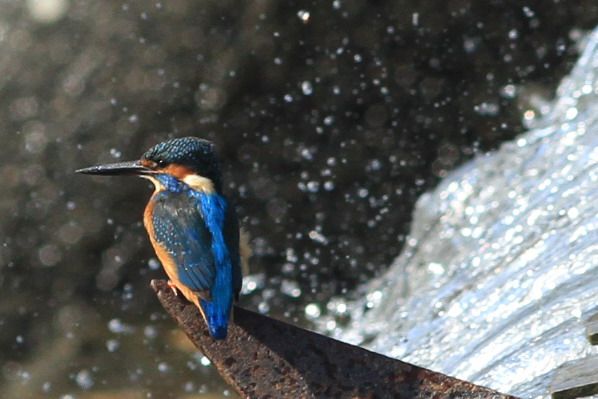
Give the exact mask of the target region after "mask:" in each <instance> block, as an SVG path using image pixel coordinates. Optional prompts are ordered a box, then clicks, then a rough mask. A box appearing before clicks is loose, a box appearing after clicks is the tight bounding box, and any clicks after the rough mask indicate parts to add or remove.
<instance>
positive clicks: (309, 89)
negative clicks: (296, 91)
mask: <svg viewBox="0 0 598 399" xmlns="http://www.w3.org/2000/svg"><path fill="white" fill-rule="evenodd" d="M301 91H302V92H303V94H305V95H306V96H309V95H311V94H312V93H313V86H312V85H311V82H310V81H308V80H306V81H305V82H303V83H301Z"/></svg>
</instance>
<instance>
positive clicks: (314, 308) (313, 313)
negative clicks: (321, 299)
mask: <svg viewBox="0 0 598 399" xmlns="http://www.w3.org/2000/svg"><path fill="white" fill-rule="evenodd" d="M321 313H322V311H321V310H320V306H319V305H318V304H317V303H310V304H308V305H307V306H306V307H305V316H307V317H308V318H310V319H315V318H317V317H320V314H321Z"/></svg>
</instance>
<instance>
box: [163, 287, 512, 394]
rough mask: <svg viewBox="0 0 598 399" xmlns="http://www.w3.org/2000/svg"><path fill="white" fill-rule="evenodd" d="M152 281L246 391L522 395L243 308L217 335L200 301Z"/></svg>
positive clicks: (208, 351)
mask: <svg viewBox="0 0 598 399" xmlns="http://www.w3.org/2000/svg"><path fill="white" fill-rule="evenodd" d="M152 288H153V289H154V290H155V291H156V293H157V295H158V298H159V300H160V302H161V303H162V305H163V306H164V308H165V309H166V311H167V312H168V313H169V314H170V315H171V316H172V317H173V318H174V319H175V320H176V321H177V323H178V324H179V326H180V327H181V328H182V329H183V330H184V331H185V333H186V334H187V336H188V337H189V338H190V339H191V341H192V342H193V343H194V344H195V346H196V347H197V348H198V349H199V350H200V351H201V352H203V353H204V355H205V356H207V357H208V358H209V359H210V360H211V361H212V364H213V365H214V366H215V367H216V369H217V370H218V372H219V373H220V374H221V375H222V377H223V378H224V379H225V380H226V381H227V382H228V383H229V384H230V385H231V386H232V387H233V388H234V389H235V390H236V391H237V392H238V393H239V395H241V396H242V397H244V398H272V399H274V398H281V399H285V398H294V399H297V398H347V399H349V398H371V399H381V398H410V399H411V398H413V399H416V398H417V399H419V398H422V399H423V398H434V399H444V398H447V399H448V398H493V399H503V398H514V397H513V396H509V395H504V394H501V393H498V392H496V391H493V390H490V389H488V388H484V387H480V386H477V385H474V384H471V383H469V382H466V381H462V380H458V379H456V378H453V377H449V376H446V375H444V374H440V373H436V372H433V371H430V370H427V369H424V368H421V367H417V366H414V365H411V364H408V363H404V362H401V361H399V360H396V359H391V358H389V357H386V356H383V355H380V354H377V353H374V352H370V351H368V350H366V349H363V348H360V347H357V346H353V345H349V344H346V343H343V342H340V341H337V340H334V339H331V338H328V337H326V336H323V335H320V334H316V333H313V332H310V331H307V330H304V329H302V328H299V327H295V326H293V325H290V324H287V323H284V322H282V321H279V320H275V319H272V318H270V317H267V316H264V315H260V314H258V313H255V312H252V311H249V310H246V309H243V308H240V307H235V308H234V316H233V320H232V321H231V324H230V327H229V332H228V337H227V338H226V340H222V341H219V340H214V339H213V338H211V337H210V334H209V333H208V330H207V327H206V325H205V323H204V322H203V320H202V318H201V316H200V314H199V311H198V310H197V308H196V307H195V306H193V305H191V304H190V303H188V302H186V301H185V300H184V299H182V298H181V297H178V296H176V295H174V293H173V292H172V290H171V289H170V288H169V287H168V286H167V285H166V283H165V282H164V281H159V280H154V281H152Z"/></svg>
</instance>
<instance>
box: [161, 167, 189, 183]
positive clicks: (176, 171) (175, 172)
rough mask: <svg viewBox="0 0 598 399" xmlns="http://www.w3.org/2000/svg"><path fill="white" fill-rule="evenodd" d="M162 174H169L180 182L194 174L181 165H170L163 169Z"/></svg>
mask: <svg viewBox="0 0 598 399" xmlns="http://www.w3.org/2000/svg"><path fill="white" fill-rule="evenodd" d="M162 172H163V173H168V174H169V175H171V176H174V177H176V178H177V179H179V180H183V179H184V178H185V176H189V175H190V174H193V172H192V171H191V170H190V169H188V168H186V167H184V166H180V165H168V166H167V167H165V168H164V169H162Z"/></svg>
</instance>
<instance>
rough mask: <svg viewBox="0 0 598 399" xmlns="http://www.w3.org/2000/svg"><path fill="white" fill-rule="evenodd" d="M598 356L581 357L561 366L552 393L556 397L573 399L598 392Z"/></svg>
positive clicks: (552, 384)
mask: <svg viewBox="0 0 598 399" xmlns="http://www.w3.org/2000/svg"><path fill="white" fill-rule="evenodd" d="M596 370H598V356H593V357H588V358H585V359H579V360H576V361H571V362H567V363H565V364H563V365H562V366H561V367H559V368H558V369H557V370H556V372H555V374H554V378H553V381H552V383H551V384H550V388H549V391H550V394H551V395H552V397H553V398H554V399H573V398H580V397H585V396H590V395H597V394H598V373H597V372H596Z"/></svg>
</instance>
